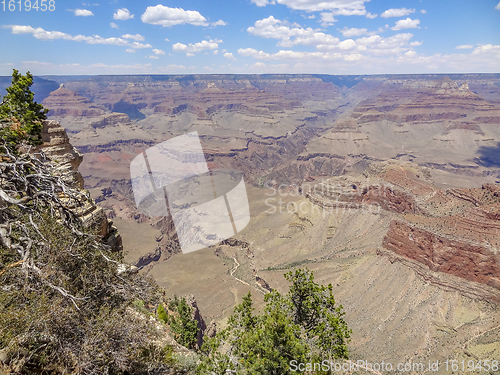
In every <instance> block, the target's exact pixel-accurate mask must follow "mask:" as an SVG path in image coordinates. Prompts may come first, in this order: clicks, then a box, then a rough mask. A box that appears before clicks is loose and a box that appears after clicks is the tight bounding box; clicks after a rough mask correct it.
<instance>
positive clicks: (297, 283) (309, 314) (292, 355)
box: [198, 269, 351, 375]
mask: <svg viewBox="0 0 500 375" xmlns="http://www.w3.org/2000/svg"><path fill="white" fill-rule="evenodd" d="M285 278H286V279H287V280H288V281H289V282H290V283H291V286H290V290H289V292H288V293H287V294H286V295H281V294H280V293H279V292H277V291H276V290H273V291H272V292H271V293H268V294H267V295H266V296H265V302H266V306H265V308H264V311H263V313H262V314H255V313H254V308H253V304H252V297H251V294H250V292H249V293H248V294H247V295H246V296H244V297H243V301H242V303H241V304H239V305H238V306H236V308H235V310H234V313H233V314H232V315H231V317H230V318H229V320H228V326H227V327H226V328H225V329H224V330H222V331H220V332H219V333H218V334H217V335H216V336H215V337H214V338H211V339H209V340H207V341H206V342H205V343H204V345H203V347H202V351H203V353H204V357H203V360H202V362H201V364H200V366H199V367H198V373H199V374H221V375H222V374H226V371H227V370H230V371H236V373H237V374H255V375H257V374H262V375H264V374H270V375H286V374H292V373H296V371H293V370H292V369H291V366H290V362H291V361H293V360H296V361H297V362H298V363H307V362H312V361H321V360H324V359H328V360H332V359H337V358H338V359H347V358H348V347H347V345H348V343H349V340H350V334H351V330H350V329H349V328H348V327H347V324H346V322H345V321H344V319H343V315H344V312H343V311H342V309H343V308H342V306H336V305H335V299H334V297H333V294H332V286H331V285H328V286H323V285H318V284H317V283H315V282H314V275H313V273H312V272H311V271H309V270H308V269H298V270H296V271H295V272H289V273H287V274H285Z"/></svg>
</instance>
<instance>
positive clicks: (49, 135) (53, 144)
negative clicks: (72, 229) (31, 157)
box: [33, 120, 122, 251]
mask: <svg viewBox="0 0 500 375" xmlns="http://www.w3.org/2000/svg"><path fill="white" fill-rule="evenodd" d="M42 125H43V128H42V141H43V142H44V143H43V144H42V145H40V146H38V147H37V148H36V149H35V150H34V151H33V152H35V153H36V152H42V153H43V154H44V155H45V156H46V157H48V158H49V159H51V160H52V161H54V162H55V163H57V164H58V170H60V172H61V175H62V177H63V178H64V179H65V180H66V181H67V182H68V183H70V184H72V185H74V186H75V187H77V188H79V189H83V185H84V181H83V178H82V175H81V174H80V172H79V171H78V167H79V165H80V163H81V162H82V159H83V155H82V154H81V153H80V152H79V151H78V150H77V149H75V148H74V147H73V146H72V145H71V144H70V143H69V138H68V135H67V134H66V131H65V130H64V128H63V127H62V126H61V125H60V124H59V123H58V122H57V121H53V120H45V121H43V123H42ZM68 206H69V208H71V209H72V210H73V211H74V212H75V213H76V214H77V216H78V217H79V218H80V220H82V222H83V224H84V226H86V227H92V228H97V231H98V234H99V235H100V236H101V238H103V240H104V241H105V242H106V243H107V244H108V245H110V246H111V247H112V248H113V249H115V250H117V251H118V250H122V241H121V236H120V234H119V233H118V231H117V229H116V227H114V226H113V223H112V222H111V221H109V220H108V219H107V217H106V214H105V212H104V210H103V209H102V208H101V207H98V206H97V205H96V204H95V203H94V201H93V200H88V201H85V202H84V203H83V204H79V205H75V204H74V203H69V202H68Z"/></svg>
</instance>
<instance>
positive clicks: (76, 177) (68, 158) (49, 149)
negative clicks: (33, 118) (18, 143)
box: [35, 120, 84, 189]
mask: <svg viewBox="0 0 500 375" xmlns="http://www.w3.org/2000/svg"><path fill="white" fill-rule="evenodd" d="M42 125H43V128H42V141H43V144H42V145H41V146H39V147H38V148H37V149H36V150H35V152H37V151H42V152H43V153H44V154H45V155H46V156H47V157H48V158H50V159H52V160H54V161H55V162H56V163H58V165H59V166H60V169H61V173H64V174H69V180H73V181H74V183H75V184H76V186H77V187H79V188H80V189H83V184H84V182H83V178H82V175H81V174H80V172H78V167H79V166H80V164H81V163H82V160H83V155H82V154H81V153H80V152H79V151H78V150H77V149H75V148H74V147H73V146H72V145H71V144H70V143H69V138H68V135H67V134H66V130H65V129H64V128H63V127H62V126H61V125H60V124H59V123H58V122H57V121H54V120H45V121H43V124H42Z"/></svg>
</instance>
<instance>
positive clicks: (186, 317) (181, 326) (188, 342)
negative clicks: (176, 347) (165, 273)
mask: <svg viewBox="0 0 500 375" xmlns="http://www.w3.org/2000/svg"><path fill="white" fill-rule="evenodd" d="M171 306H172V307H173V310H174V311H175V312H176V313H177V314H176V315H173V316H172V317H171V318H170V328H171V329H172V332H173V333H174V338H175V341H177V342H178V343H179V344H181V345H184V346H185V347H187V348H190V349H194V348H195V346H196V337H197V335H198V322H197V321H196V320H195V319H194V317H193V309H192V308H191V307H190V306H189V305H188V303H187V302H186V299H185V298H180V299H178V298H177V297H175V300H174V303H173V305H171Z"/></svg>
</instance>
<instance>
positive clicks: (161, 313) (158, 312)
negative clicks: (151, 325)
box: [156, 303, 168, 324]
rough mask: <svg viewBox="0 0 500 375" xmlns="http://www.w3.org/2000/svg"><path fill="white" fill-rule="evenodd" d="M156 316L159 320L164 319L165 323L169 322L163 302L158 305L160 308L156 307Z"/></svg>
mask: <svg viewBox="0 0 500 375" xmlns="http://www.w3.org/2000/svg"><path fill="white" fill-rule="evenodd" d="M156 316H157V317H158V320H160V321H162V322H163V323H165V324H168V313H167V311H166V310H165V308H164V307H163V303H160V304H159V305H158V308H157V309H156Z"/></svg>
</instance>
